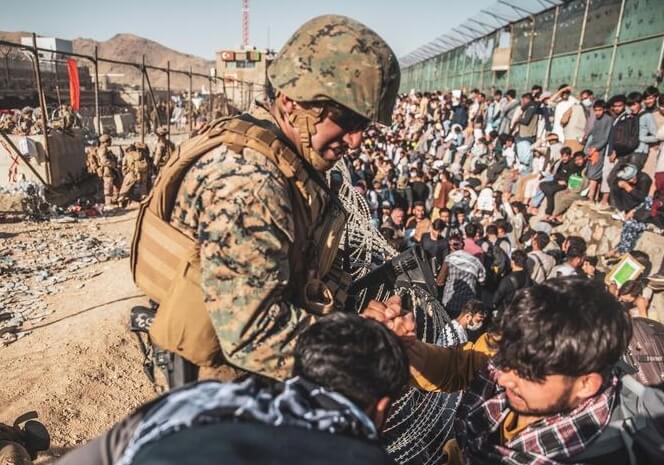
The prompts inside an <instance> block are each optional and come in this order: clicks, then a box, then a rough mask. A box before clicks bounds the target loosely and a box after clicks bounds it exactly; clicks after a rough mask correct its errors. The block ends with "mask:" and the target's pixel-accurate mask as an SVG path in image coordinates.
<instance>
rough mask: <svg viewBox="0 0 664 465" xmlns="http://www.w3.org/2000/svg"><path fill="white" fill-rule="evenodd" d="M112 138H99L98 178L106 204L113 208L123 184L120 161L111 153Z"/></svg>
mask: <svg viewBox="0 0 664 465" xmlns="http://www.w3.org/2000/svg"><path fill="white" fill-rule="evenodd" d="M110 147H111V136H109V135H108V134H102V136H101V137H100V138H99V148H98V149H97V163H98V165H99V170H98V171H97V174H98V176H99V177H100V178H101V180H102V184H103V186H104V204H105V205H106V206H107V207H111V206H112V205H113V204H114V203H116V202H117V195H118V185H120V184H121V182H120V181H121V176H120V172H119V170H118V159H117V157H116V156H115V154H114V153H113V152H112V151H111V148H110Z"/></svg>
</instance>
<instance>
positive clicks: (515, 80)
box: [509, 63, 528, 94]
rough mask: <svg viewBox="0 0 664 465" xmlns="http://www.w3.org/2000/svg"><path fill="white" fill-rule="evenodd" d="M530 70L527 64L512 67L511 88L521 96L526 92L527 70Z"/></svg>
mask: <svg viewBox="0 0 664 465" xmlns="http://www.w3.org/2000/svg"><path fill="white" fill-rule="evenodd" d="M527 69H528V64H527V63H521V64H518V65H512V66H511V67H510V75H509V87H510V89H515V90H516V92H517V94H521V93H523V92H524V91H525V90H526V70H527Z"/></svg>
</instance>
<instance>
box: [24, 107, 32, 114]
mask: <svg viewBox="0 0 664 465" xmlns="http://www.w3.org/2000/svg"><path fill="white" fill-rule="evenodd" d="M21 113H23V114H24V115H29V114H30V113H32V108H31V107H23V109H22V110H21Z"/></svg>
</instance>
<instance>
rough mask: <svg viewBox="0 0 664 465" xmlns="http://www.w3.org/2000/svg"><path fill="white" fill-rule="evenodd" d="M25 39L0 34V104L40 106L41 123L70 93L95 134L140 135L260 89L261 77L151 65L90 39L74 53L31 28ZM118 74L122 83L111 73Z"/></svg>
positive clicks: (241, 101)
mask: <svg viewBox="0 0 664 465" xmlns="http://www.w3.org/2000/svg"><path fill="white" fill-rule="evenodd" d="M56 40H57V39H56ZM31 42H32V43H30V44H26V43H25V41H22V43H15V42H10V41H5V40H0V60H1V61H0V70H1V71H0V110H2V108H4V109H5V110H8V109H20V108H21V107H23V106H31V107H35V108H39V109H40V114H43V121H42V122H41V124H42V125H43V126H47V127H51V126H52V124H53V123H54V121H56V120H57V119H58V118H59V117H60V116H61V115H60V114H59V113H60V109H61V107H62V105H68V104H71V103H73V102H74V101H75V100H77V102H78V106H79V108H78V110H77V114H78V116H80V118H81V124H82V126H83V127H86V128H88V129H90V130H91V131H93V132H94V133H96V134H102V133H104V132H108V133H111V134H112V133H114V132H117V131H120V132H123V133H132V132H135V133H136V134H140V136H141V140H143V139H144V138H145V135H146V134H149V133H151V132H154V131H155V129H156V128H157V127H159V126H167V127H168V131H169V135H170V134H171V132H172V131H173V132H176V133H178V132H181V133H184V132H191V131H192V130H193V129H194V128H195V127H196V126H197V125H199V124H201V123H202V122H204V121H207V120H210V119H213V118H215V117H217V116H223V115H228V114H232V113H235V112H238V111H245V110H247V109H248V108H249V106H250V105H251V103H252V101H253V100H254V99H255V98H257V97H260V95H261V94H263V92H264V85H263V84H262V83H255V82H246V81H242V80H238V79H235V78H228V77H223V76H217V75H216V73H210V74H205V73H202V72H200V71H194V70H193V69H192V67H189V68H188V69H175V68H171V66H170V62H167V63H166V66H155V65H153V64H150V63H148V62H147V61H146V58H145V55H143V56H142V57H141V58H142V59H141V61H140V62H130V61H123V60H117V59H115V58H113V57H102V56H99V55H98V50H97V47H96V46H92V47H89V48H91V50H89V52H88V53H75V52H73V51H72V52H68V51H60V50H57V51H56V50H53V49H51V48H44V47H40V46H38V42H37V37H36V35H35V34H33V35H32V41H31ZM72 66H73V67H74V69H75V70H76V72H75V73H73V74H72V72H71V67H72ZM102 66H103V67H105V69H104V71H106V72H104V73H102V72H101V71H100V68H101V67H102ZM118 75H120V76H122V77H123V79H122V83H121V84H120V83H118V82H115V81H114V80H113V79H112V78H113V76H118ZM72 80H74V81H76V82H75V85H74V86H72ZM227 87H228V88H229V89H230V91H231V93H230V94H227V92H226V88H227ZM72 92H74V93H78V95H77V96H74V95H72ZM40 117H41V115H40ZM118 126H120V128H118Z"/></svg>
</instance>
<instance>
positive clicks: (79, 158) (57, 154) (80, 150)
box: [0, 129, 85, 187]
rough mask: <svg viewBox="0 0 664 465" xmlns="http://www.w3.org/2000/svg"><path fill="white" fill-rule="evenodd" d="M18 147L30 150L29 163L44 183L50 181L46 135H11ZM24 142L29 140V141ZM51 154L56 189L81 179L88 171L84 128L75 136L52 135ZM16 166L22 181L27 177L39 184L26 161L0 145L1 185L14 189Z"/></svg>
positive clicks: (50, 140)
mask: <svg viewBox="0 0 664 465" xmlns="http://www.w3.org/2000/svg"><path fill="white" fill-rule="evenodd" d="M9 138H10V139H11V141H12V142H13V143H14V145H15V146H16V147H18V148H22V147H23V148H28V150H27V152H29V153H30V155H29V162H30V165H32V166H33V167H34V168H35V170H36V171H37V172H38V173H39V174H40V176H41V177H42V178H43V179H44V180H48V174H47V162H46V151H45V150H44V136H43V135H39V136H27V137H26V136H13V135H12V136H9ZM24 139H29V140H30V141H31V142H27V141H25V140H24ZM48 144H49V151H50V153H51V176H52V179H51V182H50V184H51V185H52V186H54V187H57V186H61V185H63V184H68V183H70V182H71V181H73V180H77V179H80V177H81V175H83V173H84V171H85V145H84V139H83V135H82V132H81V130H80V129H74V130H72V132H71V134H63V133H60V132H53V133H52V134H49V136H48ZM12 165H16V166H17V169H18V178H19V179H21V178H25V179H27V180H30V181H34V182H36V183H39V180H38V178H37V177H36V176H35V175H34V174H33V173H32V171H30V169H29V168H28V167H27V166H26V165H25V163H24V162H23V161H22V160H20V159H19V160H16V161H15V160H14V159H13V158H12V156H11V154H10V153H9V152H7V150H5V148H4V146H3V145H2V144H0V186H4V187H8V186H10V184H11V183H10V180H9V174H10V172H11V169H12Z"/></svg>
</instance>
